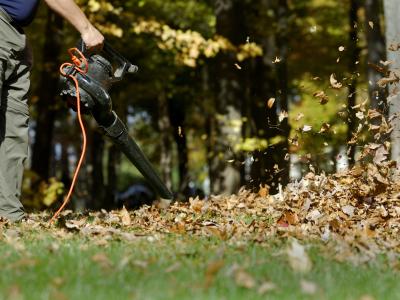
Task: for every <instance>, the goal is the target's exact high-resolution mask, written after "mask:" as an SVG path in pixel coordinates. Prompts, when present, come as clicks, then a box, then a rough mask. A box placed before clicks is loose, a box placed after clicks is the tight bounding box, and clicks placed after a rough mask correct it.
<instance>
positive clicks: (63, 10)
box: [45, 0, 104, 50]
mask: <svg viewBox="0 0 400 300" xmlns="http://www.w3.org/2000/svg"><path fill="white" fill-rule="evenodd" d="M45 2H46V3H47V5H48V6H49V7H50V8H51V9H52V10H53V11H55V12H56V13H58V14H59V15H61V16H62V17H63V18H64V19H65V20H67V21H68V22H69V23H71V25H72V26H74V27H75V28H76V30H78V31H79V32H80V34H81V36H82V40H83V42H84V43H85V45H86V47H87V48H88V49H90V50H96V49H98V48H100V49H101V48H102V46H103V43H104V37H103V35H102V34H101V33H100V32H99V31H98V30H97V29H96V28H95V27H94V26H93V25H92V24H91V23H90V21H89V20H88V19H87V18H86V16H85V14H84V13H83V12H82V10H81V9H80V8H79V7H78V5H76V3H75V2H74V1H73V0H45Z"/></svg>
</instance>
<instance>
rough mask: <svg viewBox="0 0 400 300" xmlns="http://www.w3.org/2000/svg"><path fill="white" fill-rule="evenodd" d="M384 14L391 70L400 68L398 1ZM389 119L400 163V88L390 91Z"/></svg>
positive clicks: (390, 2) (395, 156) (390, 0)
mask: <svg viewBox="0 0 400 300" xmlns="http://www.w3.org/2000/svg"><path fill="white" fill-rule="evenodd" d="M384 12H385V19H386V44H387V45H388V50H387V59H388V60H389V61H391V62H392V63H391V65H390V69H391V70H395V69H399V68H400V52H399V51H398V48H397V46H396V45H398V44H399V42H400V41H399V36H400V27H399V24H400V6H399V5H398V2H397V1H396V0H385V1H384ZM389 94H390V96H389V98H388V105H389V118H393V119H392V126H393V132H392V134H391V147H392V148H391V157H392V160H394V161H396V162H397V163H398V164H399V163H400V119H399V117H398V115H399V112H400V93H399V91H398V87H397V86H396V84H395V85H392V86H391V87H390V90H389ZM397 170H398V169H397Z"/></svg>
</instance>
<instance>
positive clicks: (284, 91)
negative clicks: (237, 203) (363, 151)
mask: <svg viewBox="0 0 400 300" xmlns="http://www.w3.org/2000/svg"><path fill="white" fill-rule="evenodd" d="M77 2H78V3H79V5H80V6H81V7H82V8H84V11H85V13H86V14H87V15H88V16H89V18H90V20H91V21H93V22H94V23H95V24H96V26H97V27H98V28H99V29H100V31H102V32H103V33H104V34H105V36H106V40H107V41H108V42H109V43H110V44H111V45H112V47H113V48H114V49H116V50H117V51H119V52H120V53H121V54H122V55H123V56H125V57H126V58H127V59H129V60H130V61H131V62H132V63H134V64H136V65H138V66H139V69H140V70H139V72H138V73H137V74H135V75H129V76H127V77H126V78H125V80H124V81H123V82H121V83H120V84H116V85H114V87H113V89H112V93H111V96H112V99H113V103H114V109H115V111H116V112H117V113H118V115H119V116H120V117H121V118H122V119H123V120H124V121H125V122H127V124H128V126H129V130H130V133H131V135H132V136H133V137H134V139H135V140H136V141H137V142H138V143H139V144H140V146H141V148H142V149H143V151H144V152H145V153H146V155H147V156H148V157H149V159H150V160H151V162H152V163H153V164H154V166H155V168H156V169H157V170H158V171H159V173H160V174H161V176H162V178H163V180H164V182H165V183H166V184H167V186H168V187H170V188H171V189H172V190H173V191H174V193H175V194H176V197H177V199H178V200H181V201H185V200H186V199H188V198H189V197H196V196H199V197H200V198H204V197H207V196H209V195H212V194H231V193H235V192H237V191H238V190H239V189H240V188H241V187H246V188H248V189H252V190H255V191H258V190H259V189H260V188H264V189H270V192H271V193H275V192H276V191H278V190H279V188H280V187H284V186H285V185H286V184H287V183H288V182H291V181H294V180H298V179H300V178H301V177H302V176H303V175H304V174H307V173H308V172H314V173H321V172H326V173H332V172H336V171H340V170H343V169H346V168H348V167H349V166H352V165H353V164H354V163H355V162H356V161H357V155H359V154H360V151H359V148H358V147H361V145H362V144H365V143H368V142H371V141H373V140H374V139H375V140H376V139H380V138H381V136H376V134H375V135H374V134H371V127H370V125H367V123H366V119H367V117H368V113H369V112H372V113H376V114H382V115H385V114H386V113H387V112H388V107H387V103H386V88H385V87H379V86H378V85H377V84H376V82H377V81H378V80H379V79H381V78H382V77H383V76H384V75H385V72H387V70H386V69H385V68H387V65H388V63H387V62H386V46H385V29H384V14H383V11H384V10H383V3H382V2H383V1H379V0H365V1H357V0H342V1H338V0H203V1H197V0H182V1H181V0H175V1H169V0H120V1H118V0H113V1H103V0H89V1H87V0H82V1H77ZM394 2H395V1H394ZM399 26H400V25H399ZM27 32H28V36H29V38H30V41H31V44H32V47H33V49H34V56H35V63H34V69H33V73H32V88H31V97H30V101H31V105H30V109H31V123H30V125H31V130H30V141H31V147H30V161H29V168H28V169H27V171H26V174H25V180H24V197H23V202H24V204H25V205H26V206H27V207H29V208H45V207H51V206H53V205H58V204H57V203H59V201H60V200H61V199H62V194H63V193H64V192H65V190H66V189H67V188H68V187H69V184H70V182H71V176H72V172H73V170H74V167H75V164H76V160H77V157H79V154H80V150H81V134H80V130H79V127H78V124H77V120H76V114H75V113H74V112H72V111H71V110H69V109H68V108H67V106H66V104H65V103H64V102H63V101H62V100H61V98H60V97H58V95H57V94H58V90H57V83H58V78H59V73H58V69H59V66H60V64H61V63H62V62H64V61H67V60H69V57H68V54H67V49H68V48H70V47H73V46H75V45H76V42H77V40H78V38H79V36H78V34H77V33H76V32H75V31H74V30H73V29H72V28H71V26H70V25H69V24H65V23H64V21H63V20H62V18H60V17H59V16H57V15H55V14H54V13H53V12H51V11H49V10H48V9H47V8H46V6H45V5H43V4H42V6H41V8H40V10H39V13H38V17H37V18H36V20H35V22H34V23H33V24H32V25H31V26H30V27H29V28H28V29H27ZM356 108H357V109H356ZM360 112H361V114H360ZM85 122H86V126H87V129H88V137H89V145H88V147H89V148H88V152H87V156H86V161H85V165H84V167H83V170H82V171H81V174H80V177H79V183H78V186H77V188H76V192H75V195H74V198H75V199H74V201H73V202H74V204H73V206H74V207H75V208H78V209H79V208H92V209H99V208H106V209H109V208H113V207H117V206H120V205H122V203H124V204H125V205H127V206H129V207H136V206H138V205H140V204H142V203H148V202H149V201H151V200H152V199H154V198H155V196H154V194H153V193H152V191H151V189H150V188H149V187H148V186H147V183H146V182H145V181H144V180H143V179H142V177H141V175H140V173H139V172H138V171H137V170H136V169H135V167H134V166H132V165H131V164H130V162H129V161H128V160H127V159H126V158H125V157H124V156H123V154H121V153H120V152H119V151H117V150H116V148H115V146H114V145H112V143H111V142H110V141H109V140H107V138H105V137H104V136H103V135H102V134H101V132H100V131H99V130H98V128H97V126H96V124H95V122H94V120H92V119H91V118H90V117H85Z"/></svg>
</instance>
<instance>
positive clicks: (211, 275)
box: [205, 259, 225, 288]
mask: <svg viewBox="0 0 400 300" xmlns="http://www.w3.org/2000/svg"><path fill="white" fill-rule="evenodd" d="M224 264H225V262H224V261H223V260H221V259H220V260H215V261H213V262H211V263H209V264H208V265H207V269H206V274H205V286H206V287H207V288H208V287H210V286H211V284H212V283H213V281H214V279H215V276H216V275H217V274H218V272H219V271H220V270H221V269H222V268H223V266H224Z"/></svg>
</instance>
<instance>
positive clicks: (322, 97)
mask: <svg viewBox="0 0 400 300" xmlns="http://www.w3.org/2000/svg"><path fill="white" fill-rule="evenodd" d="M313 96H314V97H315V98H318V99H319V103H320V104H321V105H324V104H326V103H328V102H329V98H328V96H327V95H326V94H325V92H324V91H317V92H315V93H314V94H313Z"/></svg>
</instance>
